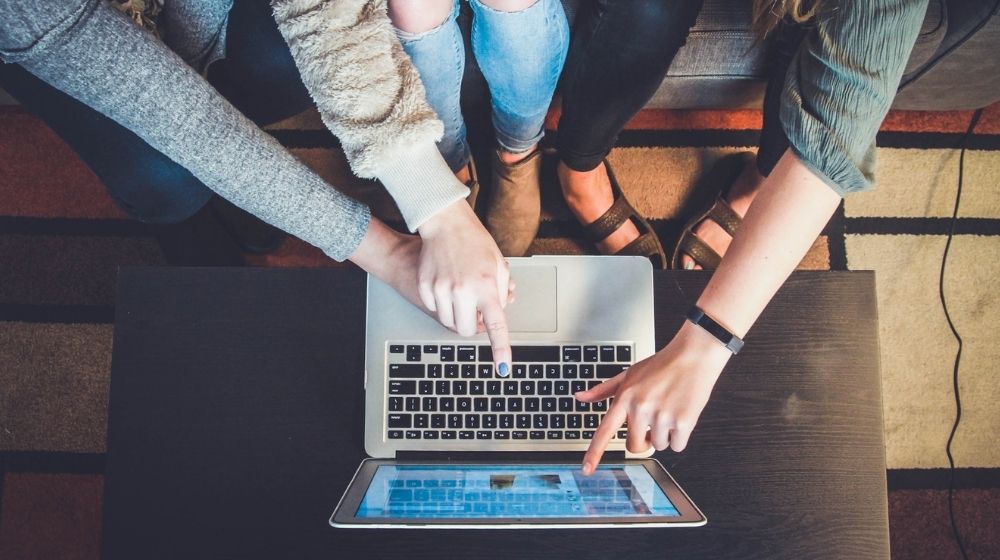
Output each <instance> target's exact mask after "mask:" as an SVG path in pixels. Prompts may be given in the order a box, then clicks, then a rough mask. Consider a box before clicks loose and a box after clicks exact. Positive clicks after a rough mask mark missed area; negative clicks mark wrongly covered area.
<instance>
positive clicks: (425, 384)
mask: <svg viewBox="0 0 1000 560" xmlns="http://www.w3.org/2000/svg"><path fill="white" fill-rule="evenodd" d="M417 391H418V392H419V393H420V394H421V395H433V394H434V382H433V381H418V382H417Z"/></svg>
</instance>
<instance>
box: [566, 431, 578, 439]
mask: <svg viewBox="0 0 1000 560" xmlns="http://www.w3.org/2000/svg"><path fill="white" fill-rule="evenodd" d="M566 439H580V432H578V431H569V432H566Z"/></svg>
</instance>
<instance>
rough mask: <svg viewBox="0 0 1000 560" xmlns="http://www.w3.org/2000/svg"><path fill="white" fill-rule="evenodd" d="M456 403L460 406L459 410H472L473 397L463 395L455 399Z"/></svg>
mask: <svg viewBox="0 0 1000 560" xmlns="http://www.w3.org/2000/svg"><path fill="white" fill-rule="evenodd" d="M455 405H456V406H457V407H458V411H459V412H470V411H472V399H470V398H469V397H461V398H459V399H457V400H456V401H455Z"/></svg>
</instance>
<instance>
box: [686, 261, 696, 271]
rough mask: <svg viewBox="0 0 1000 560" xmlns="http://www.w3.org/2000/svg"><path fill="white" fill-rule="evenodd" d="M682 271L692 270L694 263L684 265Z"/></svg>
mask: <svg viewBox="0 0 1000 560" xmlns="http://www.w3.org/2000/svg"><path fill="white" fill-rule="evenodd" d="M684 270H694V261H688V262H686V263H684Z"/></svg>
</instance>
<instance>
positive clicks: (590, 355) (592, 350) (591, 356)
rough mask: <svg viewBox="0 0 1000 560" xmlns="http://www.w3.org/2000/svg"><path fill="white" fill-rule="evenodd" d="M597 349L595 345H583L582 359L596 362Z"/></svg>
mask: <svg viewBox="0 0 1000 560" xmlns="http://www.w3.org/2000/svg"><path fill="white" fill-rule="evenodd" d="M598 358H599V356H598V351H597V347H596V346H584V347H583V361H585V362H596V361H597V360H598Z"/></svg>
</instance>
